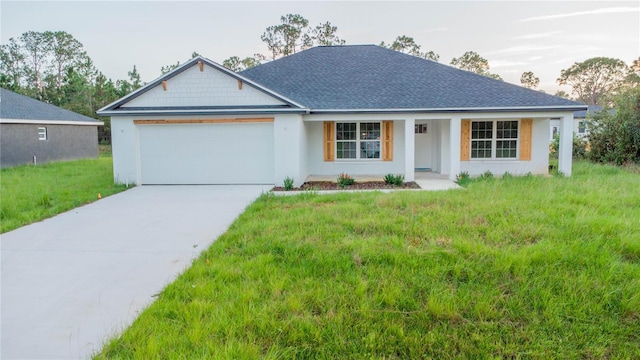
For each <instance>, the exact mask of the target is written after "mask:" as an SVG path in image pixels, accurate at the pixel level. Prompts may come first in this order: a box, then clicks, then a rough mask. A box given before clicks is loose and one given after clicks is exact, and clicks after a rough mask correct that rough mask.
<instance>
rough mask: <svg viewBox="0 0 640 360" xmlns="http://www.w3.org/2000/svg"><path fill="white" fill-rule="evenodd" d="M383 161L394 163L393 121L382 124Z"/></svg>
mask: <svg viewBox="0 0 640 360" xmlns="http://www.w3.org/2000/svg"><path fill="white" fill-rule="evenodd" d="M382 161H393V121H383V122H382Z"/></svg>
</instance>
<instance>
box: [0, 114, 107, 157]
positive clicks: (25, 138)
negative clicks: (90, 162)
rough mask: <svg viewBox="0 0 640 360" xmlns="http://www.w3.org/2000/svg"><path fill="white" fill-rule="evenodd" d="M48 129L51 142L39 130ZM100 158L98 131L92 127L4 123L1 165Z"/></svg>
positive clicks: (0, 138) (1, 126)
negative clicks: (39, 134)
mask: <svg viewBox="0 0 640 360" xmlns="http://www.w3.org/2000/svg"><path fill="white" fill-rule="evenodd" d="M39 127H46V128H47V140H39V139H38V128H39ZM34 156H36V159H37V163H39V164H42V163H47V162H51V161H63V160H76V159H83V158H96V157H98V129H97V126H90V125H37V124H0V166H1V167H9V166H16V165H21V164H32V163H33V157H34Z"/></svg>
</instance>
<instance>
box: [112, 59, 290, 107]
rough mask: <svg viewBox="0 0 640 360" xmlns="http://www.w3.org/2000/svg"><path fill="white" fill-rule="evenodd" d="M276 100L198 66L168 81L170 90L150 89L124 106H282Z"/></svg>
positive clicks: (207, 68)
mask: <svg viewBox="0 0 640 360" xmlns="http://www.w3.org/2000/svg"><path fill="white" fill-rule="evenodd" d="M282 104H283V103H282V102H280V101H279V100H276V99H275V98H273V97H271V96H269V95H267V94H265V93H263V92H262V91H260V90H257V89H255V88H252V87H251V86H249V85H248V84H246V83H243V84H242V89H238V81H237V80H236V79H234V78H232V77H230V76H229V75H226V74H223V73H221V72H220V71H219V70H217V69H213V68H211V67H209V66H204V69H203V71H202V72H200V69H199V68H198V66H197V65H194V66H192V67H191V68H189V69H187V70H185V71H184V72H182V73H180V74H179V75H177V76H175V77H173V78H171V79H169V80H167V90H166V91H165V90H164V89H163V88H162V85H157V86H156V87H154V88H152V89H150V90H149V91H147V92H145V93H144V94H142V95H140V96H139V97H137V98H135V99H133V100H131V101H129V102H128V103H127V104H125V105H123V106H122V107H123V108H127V107H137V106H223V105H224V106H239V105H282Z"/></svg>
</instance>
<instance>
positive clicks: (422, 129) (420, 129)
mask: <svg viewBox="0 0 640 360" xmlns="http://www.w3.org/2000/svg"><path fill="white" fill-rule="evenodd" d="M414 133H416V134H426V133H427V124H416V125H415V131H414Z"/></svg>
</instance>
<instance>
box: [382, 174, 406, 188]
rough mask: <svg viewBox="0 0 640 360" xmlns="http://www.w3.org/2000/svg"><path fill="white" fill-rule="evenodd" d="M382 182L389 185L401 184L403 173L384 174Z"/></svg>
mask: <svg viewBox="0 0 640 360" xmlns="http://www.w3.org/2000/svg"><path fill="white" fill-rule="evenodd" d="M384 182H385V183H387V184H389V185H395V186H402V184H403V183H404V175H393V174H387V175H385V176H384Z"/></svg>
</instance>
